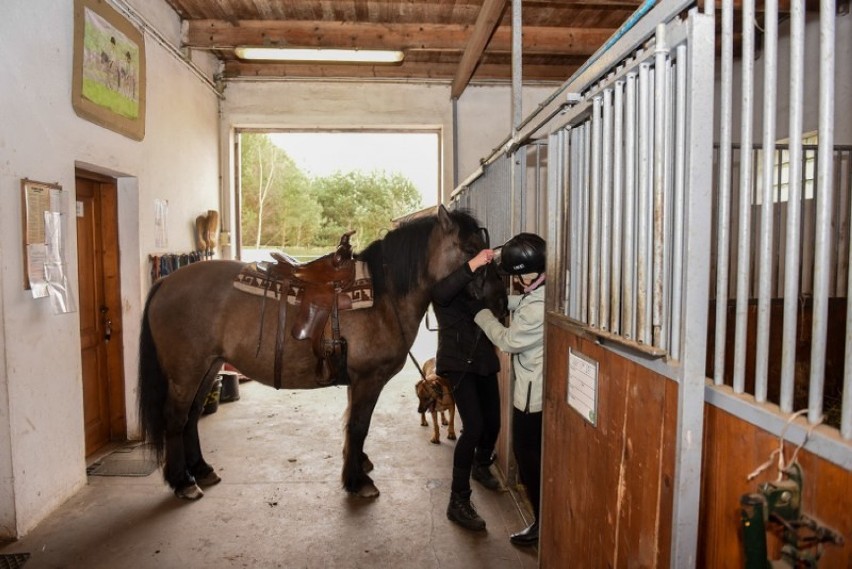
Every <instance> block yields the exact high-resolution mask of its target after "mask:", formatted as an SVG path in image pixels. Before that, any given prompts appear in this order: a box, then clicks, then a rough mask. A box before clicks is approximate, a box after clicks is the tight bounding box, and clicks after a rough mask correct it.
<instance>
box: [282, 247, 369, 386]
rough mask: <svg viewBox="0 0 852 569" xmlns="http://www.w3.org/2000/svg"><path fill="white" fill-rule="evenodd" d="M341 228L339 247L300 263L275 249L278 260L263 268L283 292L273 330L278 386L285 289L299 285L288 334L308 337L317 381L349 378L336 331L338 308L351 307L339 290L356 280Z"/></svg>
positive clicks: (324, 382) (343, 343) (342, 343)
mask: <svg viewBox="0 0 852 569" xmlns="http://www.w3.org/2000/svg"><path fill="white" fill-rule="evenodd" d="M353 233H355V231H349V232H347V233H344V234H343V235H342V236H341V237H340V243H339V244H338V245H337V248H336V249H335V250H334V251H332V252H331V253H328V254H327V255H324V256H322V257H320V258H318V259H314V260H313V261H309V262H307V263H300V262H298V261H296V260H295V259H293V258H292V257H290V256H289V255H286V254H279V253H273V254H272V257H273V258H274V259H275V261H276V263H275V264H273V265H270V266H269V268H268V269H267V272H268V276H269V278H270V281H280V282H281V283H282V284H281V291H283V293H282V294H281V295H280V296H279V299H278V331H277V333H276V335H275V380H274V381H275V388H276V389H280V388H281V373H282V367H283V362H282V359H283V356H284V340H285V336H286V332H287V329H288V325H287V293H286V291H288V290H290V287H291V286H293V287H295V288H301V289H302V294H301V295H300V298H301V301H300V302H299V304H298V305H297V312H296V318H295V321H294V322H293V323H292V325H291V326H290V333H291V335H292V336H293V338H295V339H296V340H307V339H310V340H311V347H312V349H313V352H314V355H315V356H316V357H317V369H316V374H317V383H319V384H320V385H323V386H326V385H332V384H334V383H343V384H346V383H349V377H348V373H347V370H346V338H342V337H341V336H340V319H339V314H338V313H339V311H340V310H348V309H350V308H351V307H352V300H351V298H350V297H349V296H348V295H345V294H341V292H342V291H343V290H344V289H345V288H347V287H349V286H351V285H352V283H353V282H354V280H355V261H354V259H353V258H352V246H351V245H350V244H349V238H350V236H351V235H352V234H353Z"/></svg>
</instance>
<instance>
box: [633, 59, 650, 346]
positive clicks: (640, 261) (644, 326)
mask: <svg viewBox="0 0 852 569" xmlns="http://www.w3.org/2000/svg"><path fill="white" fill-rule="evenodd" d="M649 83H650V65H649V64H647V63H643V64H641V65H640V66H639V132H638V135H639V137H638V138H639V192H638V194H637V204H636V205H637V211H638V212H639V216H638V229H639V230H638V232H637V239H636V248H637V252H636V289H637V294H636V340H637V341H638V342H640V343H650V342H651V337H650V336H651V335H650V331H651V322H650V321H649V319H648V318H647V313H648V312H649V311H650V304H649V298H648V296H649V295H650V294H651V291H650V290H648V279H649V278H650V274H649V273H650V264H651V262H650V259H649V258H648V246H649V244H650V236H649V232H650V228H649V227H648V216H647V215H646V212H647V211H648V210H647V209H646V207H647V204H648V194H649V188H648V180H649V171H650V157H649V155H650V153H651V149H650V140H649V139H648V132H650V125H649V124H648V123H649V117H648V115H649V114H650V113H649V106H650V103H651V100H650V95H649V91H650V87H649V85H648V84H649Z"/></svg>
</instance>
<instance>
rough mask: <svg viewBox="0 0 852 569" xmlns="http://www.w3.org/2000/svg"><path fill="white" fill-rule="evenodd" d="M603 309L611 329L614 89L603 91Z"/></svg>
mask: <svg viewBox="0 0 852 569" xmlns="http://www.w3.org/2000/svg"><path fill="white" fill-rule="evenodd" d="M601 154H602V160H601V163H602V164H601V251H600V269H601V285H600V286H601V291H600V292H601V311H600V321H599V323H598V324H599V326H600V328H601V330H608V329H609V311H610V296H609V286H610V282H609V279H610V274H609V269H610V264H611V261H610V237H611V236H612V228H611V226H610V220H611V219H612V215H613V214H612V89H604V92H603V135H602V141H601Z"/></svg>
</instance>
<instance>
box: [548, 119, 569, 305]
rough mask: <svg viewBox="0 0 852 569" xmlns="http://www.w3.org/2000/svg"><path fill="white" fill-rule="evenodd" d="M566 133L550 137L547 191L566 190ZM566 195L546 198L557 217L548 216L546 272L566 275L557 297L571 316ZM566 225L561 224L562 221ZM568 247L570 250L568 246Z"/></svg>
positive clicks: (561, 193) (560, 194)
mask: <svg viewBox="0 0 852 569" xmlns="http://www.w3.org/2000/svg"><path fill="white" fill-rule="evenodd" d="M566 134H567V133H566V132H565V131H564V130H562V131H559V132H554V133H551V134H549V135H548V137H547V147H546V148H547V187H549V188H563V187H565V186H564V180H565V137H566ZM567 197H568V196H567V195H566V192H562V191H553V192H549V194H548V195H547V196H546V199H547V208H548V210H549V211H551V212H553V213H554V215H549V216H547V222H546V225H545V229H546V230H547V239H548V240H549V241H550V243H551V252H550V254H549V255H547V259H546V261H547V266H546V267H545V271H546V272H547V273H548V274H551V275H556V274H559V273H564V274H565V285H564V286H565V288H564V290H563V291H562V295H561V296H557V297H556V298H557V299H558V302H559V303H561V306H557V307H556V308H558V309H559V310H560V311H562V312H563V314H567V313H568V312H569V308H568V303H569V299H570V298H571V293H570V289H571V269H570V267H571V259H572V255H571V244H570V243H566V241H565V235H566V234H567V235H571V229H572V227H573V224H572V223H571V220H570V218H569V217H568V215H567V214H568V212H569V209H568V208H567V207H566V205H567V202H568V199H567ZM560 220H561V221H564V223H559V221H560ZM556 243H558V244H560V246H559V249H558V250H557V251H554V248H553V244H556ZM566 245H567V246H566Z"/></svg>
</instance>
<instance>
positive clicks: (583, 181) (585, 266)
mask: <svg viewBox="0 0 852 569" xmlns="http://www.w3.org/2000/svg"><path fill="white" fill-rule="evenodd" d="M581 129H582V134H583V140H582V146H581V149H582V150H581V152H580V167H581V168H582V170H581V174H580V191H581V198H580V199H581V202H580V203H581V208H582V209H581V211H582V213H581V214H580V219H581V220H582V225H581V226H580V227H579V229H580V234H581V235H582V237H581V243H582V246H583V249H582V257H581V259H582V266H581V267H580V270H581V271H582V273H581V274H582V275H583V280H582V281H581V282H582V293H581V299H582V305H581V310H582V311H581V313H580V319H581V320H582V321H583V322H589V321H590V319H591V316H590V310H591V309H590V306H591V303H592V301H591V298H590V296H591V295H590V294H589V286H590V285H589V280H590V279H589V262H590V260H589V240H590V235H589V233H590V232H591V230H590V228H589V217H590V214H589V210H590V204H589V201H590V200H589V198H590V196H589V193H590V192H589V161H590V156H591V144H592V135H591V131H592V129H591V125H589V124H588V122H587V123H586V124H584V125H583V126H582V127H581Z"/></svg>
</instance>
